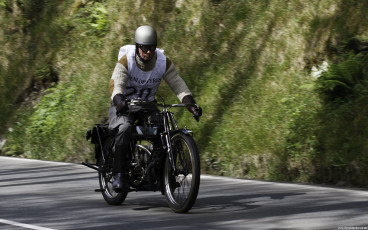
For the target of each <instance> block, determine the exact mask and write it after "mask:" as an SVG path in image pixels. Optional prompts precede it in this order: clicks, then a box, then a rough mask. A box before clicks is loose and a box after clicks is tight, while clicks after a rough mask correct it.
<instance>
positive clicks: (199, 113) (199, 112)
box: [182, 95, 202, 121]
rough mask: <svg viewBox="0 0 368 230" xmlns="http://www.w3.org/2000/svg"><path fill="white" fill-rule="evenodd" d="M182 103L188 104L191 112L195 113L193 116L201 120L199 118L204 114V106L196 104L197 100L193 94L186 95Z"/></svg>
mask: <svg viewBox="0 0 368 230" xmlns="http://www.w3.org/2000/svg"><path fill="white" fill-rule="evenodd" d="M182 103H184V104H188V105H187V109H188V110H189V112H191V113H192V114H193V117H194V118H195V119H196V120H197V121H199V118H200V117H201V116H202V108H201V107H200V106H199V105H196V103H195V100H194V98H193V96H192V95H186V96H185V97H184V98H183V100H182Z"/></svg>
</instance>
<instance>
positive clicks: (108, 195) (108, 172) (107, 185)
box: [97, 136, 128, 205]
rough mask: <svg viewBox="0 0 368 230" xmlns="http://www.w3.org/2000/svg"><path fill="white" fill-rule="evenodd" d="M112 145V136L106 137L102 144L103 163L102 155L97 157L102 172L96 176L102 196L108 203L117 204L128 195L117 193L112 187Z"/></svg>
mask: <svg viewBox="0 0 368 230" xmlns="http://www.w3.org/2000/svg"><path fill="white" fill-rule="evenodd" d="M113 146H114V137H113V136H111V137H108V138H107V139H106V141H105V142H104V144H103V151H104V153H105V154H106V159H105V163H103V162H102V161H103V160H102V157H100V158H99V159H98V163H97V164H98V165H99V167H100V168H104V169H105V170H104V172H99V173H98V178H99V181H100V189H101V193H102V196H103V198H104V199H105V201H106V202H107V203H108V204H110V205H119V204H121V203H123V202H124V200H125V198H126V197H127V195H128V192H121V193H117V192H115V191H114V190H113V189H112V182H113V177H112V176H113V175H112V165H113V160H114V159H113V155H114V154H113Z"/></svg>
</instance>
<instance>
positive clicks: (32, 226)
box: [0, 219, 55, 230]
mask: <svg viewBox="0 0 368 230" xmlns="http://www.w3.org/2000/svg"><path fill="white" fill-rule="evenodd" d="M0 223H3V224H8V225H12V226H18V227H22V228H28V229H34V230H55V229H52V228H44V227H39V226H35V225H30V224H22V223H19V222H15V221H10V220H4V219H0Z"/></svg>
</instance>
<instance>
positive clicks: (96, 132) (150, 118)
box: [82, 100, 200, 213]
mask: <svg viewBox="0 0 368 230" xmlns="http://www.w3.org/2000/svg"><path fill="white" fill-rule="evenodd" d="M128 106H129V108H130V109H131V110H134V107H137V106H139V107H140V108H142V107H143V108H145V107H147V111H143V112H147V116H143V117H144V118H142V119H138V120H137V121H136V122H135V123H134V126H133V130H134V131H133V132H132V137H131V143H130V148H131V151H130V153H131V154H130V156H128V159H129V162H130V163H129V167H128V170H127V171H128V172H127V174H128V176H127V177H128V180H127V183H128V185H129V189H128V190H125V191H123V192H115V191H114V190H113V188H112V182H113V161H114V155H115V152H114V142H115V133H114V132H113V131H109V129H108V124H95V126H94V128H93V129H92V130H88V131H87V136H86V138H87V140H89V139H90V140H91V143H92V144H95V157H96V164H89V163H86V162H83V163H82V164H83V165H85V166H87V167H89V168H92V169H95V170H97V171H98V178H99V185H100V189H97V190H96V191H97V192H101V193H102V196H103V198H104V199H105V201H106V202H107V203H108V204H110V205H119V204H121V203H123V202H124V200H125V198H126V197H127V194H128V193H129V192H131V191H160V192H161V193H162V195H165V197H166V200H167V202H168V205H169V206H170V208H171V209H172V210H173V211H174V212H177V213H186V212H188V211H189V210H190V209H191V208H192V206H193V205H194V203H195V201H196V199H197V195H198V190H199V184H200V158H199V153H198V149H197V146H196V143H195V141H194V139H193V133H192V131H190V130H187V129H186V128H178V125H177V123H176V121H175V119H174V115H173V114H174V113H173V112H171V111H170V109H171V108H175V107H186V106H187V105H186V104H165V103H164V102H163V103H156V102H155V103H154V102H144V101H141V100H131V101H130V102H129V103H128ZM152 106H154V107H155V108H156V112H154V113H152ZM192 106H196V107H197V108H198V105H192ZM157 107H161V108H162V110H161V112H160V110H158V109H157ZM195 118H196V117H195ZM196 119H197V121H198V120H199V118H196Z"/></svg>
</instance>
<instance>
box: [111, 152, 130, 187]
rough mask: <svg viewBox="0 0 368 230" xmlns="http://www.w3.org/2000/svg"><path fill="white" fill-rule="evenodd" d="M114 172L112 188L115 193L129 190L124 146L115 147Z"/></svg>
mask: <svg viewBox="0 0 368 230" xmlns="http://www.w3.org/2000/svg"><path fill="white" fill-rule="evenodd" d="M113 168H114V171H115V174H114V176H113V179H114V181H113V183H112V188H113V190H114V191H115V192H123V191H127V190H128V189H129V185H128V183H127V182H128V181H127V179H126V175H125V173H124V172H125V171H126V170H127V168H126V156H125V155H124V146H123V145H115V159H114V166H113Z"/></svg>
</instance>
